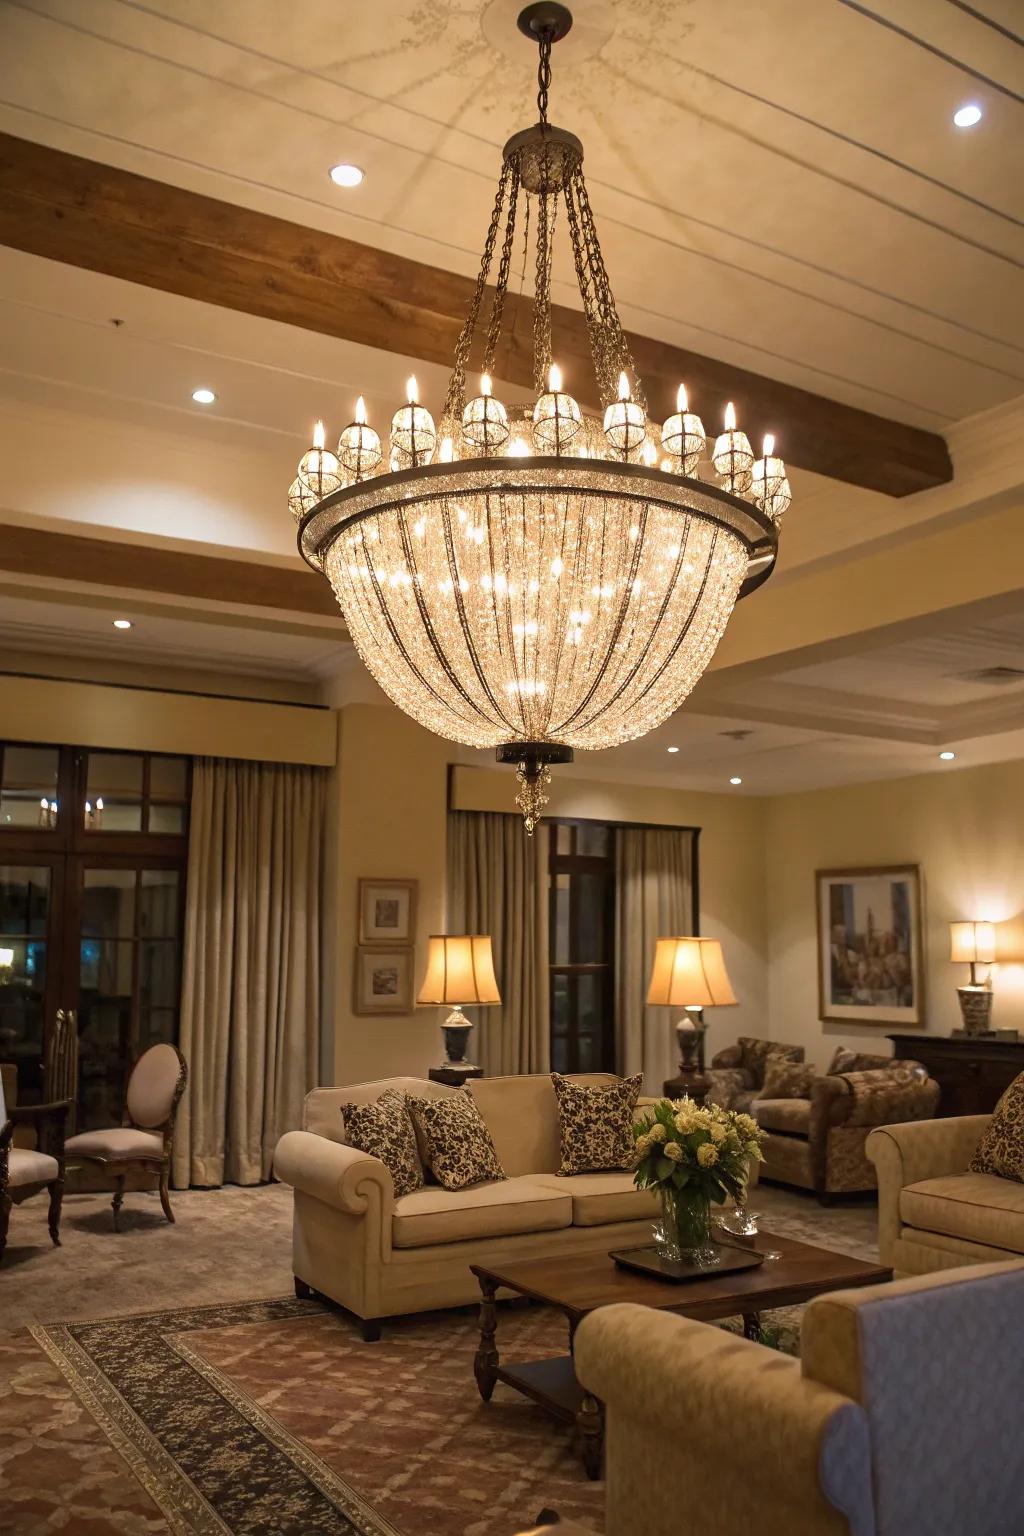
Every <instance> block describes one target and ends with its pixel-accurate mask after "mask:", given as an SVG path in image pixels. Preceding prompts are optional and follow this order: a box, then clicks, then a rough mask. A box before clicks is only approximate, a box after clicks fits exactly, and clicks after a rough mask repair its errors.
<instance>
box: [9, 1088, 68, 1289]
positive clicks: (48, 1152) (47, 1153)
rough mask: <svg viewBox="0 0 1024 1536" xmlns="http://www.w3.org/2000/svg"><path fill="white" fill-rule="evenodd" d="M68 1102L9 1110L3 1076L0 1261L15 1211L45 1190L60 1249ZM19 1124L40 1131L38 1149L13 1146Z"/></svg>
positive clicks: (33, 1105) (19, 1106) (51, 1231)
mask: <svg viewBox="0 0 1024 1536" xmlns="http://www.w3.org/2000/svg"><path fill="white" fill-rule="evenodd" d="M67 1112H68V1101H67V1100H66V1099H65V1100H63V1101H62V1102H61V1103H58V1104H26V1105H17V1106H15V1105H12V1106H11V1108H10V1109H8V1108H7V1103H6V1099H5V1097H4V1084H3V1077H2V1076H0V1260H2V1259H3V1256H4V1249H5V1248H6V1246H7V1228H8V1223H9V1221H10V1216H11V1208H12V1207H13V1206H15V1205H21V1203H22V1201H23V1200H29V1199H31V1197H32V1196H33V1195H38V1194H40V1193H41V1191H42V1190H44V1189H48V1190H49V1191H50V1210H49V1225H50V1237H51V1238H52V1239H53V1244H54V1247H56V1248H59V1247H60V1207H61V1201H62V1199H63V1197H64V1121H65V1118H66V1116H67ZM19 1125H31V1126H34V1127H35V1128H36V1145H35V1146H34V1147H20V1146H19V1147H16V1146H14V1145H13V1139H14V1132H15V1130H16V1128H17V1127H18V1126H19Z"/></svg>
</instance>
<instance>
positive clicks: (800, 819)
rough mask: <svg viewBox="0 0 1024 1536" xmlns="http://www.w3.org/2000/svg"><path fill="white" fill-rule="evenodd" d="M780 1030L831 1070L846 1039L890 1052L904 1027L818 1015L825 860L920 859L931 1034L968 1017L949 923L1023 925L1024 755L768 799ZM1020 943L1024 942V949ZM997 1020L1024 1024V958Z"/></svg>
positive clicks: (1001, 974) (774, 999)
mask: <svg viewBox="0 0 1024 1536" xmlns="http://www.w3.org/2000/svg"><path fill="white" fill-rule="evenodd" d="M765 805H766V810H767V821H766V852H767V876H766V887H765V889H766V899H767V924H768V944H769V950H768V953H769V967H770V981H771V985H770V1020H771V1035H772V1038H774V1039H777V1040H787V1041H792V1042H794V1043H796V1044H802V1045H804V1046H805V1048H806V1051H807V1059H808V1060H809V1061H813V1062H815V1063H816V1064H817V1065H818V1066H820V1067H824V1066H826V1065H827V1064H828V1060H829V1058H830V1057H831V1055H832V1052H833V1050H834V1049H835V1047H836V1046H837V1045H850V1046H853V1047H855V1048H856V1049H859V1050H872V1049H874V1043H875V1042H877V1044H878V1049H879V1050H882V1051H884V1052H888V1051H889V1050H890V1049H891V1047H890V1045H889V1042H888V1040H886V1038H885V1036H886V1032H887V1029H891V1028H892V1027H893V1026H891V1025H890V1026H877V1025H857V1026H852V1025H850V1024H845V1023H844V1024H822V1023H820V1022H819V1020H818V998H817V969H816V967H817V941H816V924H815V881H814V872H815V870H816V869H829V868H843V867H845V866H858V865H879V864H887V863H890V862H892V863H896V864H901V863H916V864H919V865H920V866H921V873H922V879H923V900H924V912H925V929H926V945H925V1012H926V1027H927V1029H928V1031H930V1032H932V1033H937V1034H948V1033H949V1032H950V1031H951V1030H952V1029H954V1028H958V1027H959V1025H960V1010H959V1006H958V1003H957V998H956V991H955V989H956V987H957V986H960V985H963V983H965V982H966V981H967V979H968V973H967V967H966V966H962V965H952V964H950V962H949V958H948V956H949V929H948V926H947V925H948V924H949V923H950V922H953V921H955V920H957V919H959V918H991V919H992V920H993V921H998V922H1009V923H1010V924H1011V926H1010V928H1009V929H1008V930H1007V931H1006V933H1005V935H1004V937H1005V938H1006V939H1008V940H1009V941H1010V942H1011V943H1012V946H1013V947H1014V948H1016V945H1017V942H1018V939H1019V936H1020V934H1021V929H1022V925H1024V809H1022V808H1024V762H1012V763H997V764H992V765H990V766H987V767H983V768H965V769H959V770H957V769H954V770H951V771H950V772H948V773H946V772H943V773H933V774H927V775H922V776H920V777H915V778H907V779H897V780H893V781H890V782H887V783H881V784H865V785H857V786H854V787H850V788H846V789H837V790H818V791H815V792H813V793H809V794H800V795H786V796H782V797H780V798H778V799H772V800H769V801H766V802H765ZM1018 952H1019V951H1018ZM994 985H995V1004H994V1022H995V1023H996V1024H997V1025H1003V1026H1005V1027H1008V1028H1017V1029H1020V1030H1021V1031H1022V1032H1024V965H1019V964H1001V965H1000V966H999V967H998V968H997V970H996V972H995V975H994Z"/></svg>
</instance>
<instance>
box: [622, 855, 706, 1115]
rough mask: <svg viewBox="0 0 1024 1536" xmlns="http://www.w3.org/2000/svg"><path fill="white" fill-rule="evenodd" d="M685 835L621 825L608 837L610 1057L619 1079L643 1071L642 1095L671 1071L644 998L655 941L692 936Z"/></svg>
mask: <svg viewBox="0 0 1024 1536" xmlns="http://www.w3.org/2000/svg"><path fill="white" fill-rule="evenodd" d="M693 844H694V834H693V832H690V831H686V830H684V829H679V830H678V831H677V830H676V829H675V828H653V827H650V828H644V827H622V828H620V829H618V830H617V831H616V834H615V992H616V998H615V1055H616V1060H617V1062H618V1067H619V1071H620V1072H621V1073H623V1075H624V1076H629V1075H630V1074H631V1073H634V1072H642V1073H643V1074H644V1092H645V1093H651V1094H658V1095H660V1094H661V1091H662V1084H663V1083H664V1081H665V1079H666V1078H669V1077H673V1076H674V1075H675V1071H676V1065H677V1062H676V1054H675V1047H674V1037H673V1033H672V1027H673V1024H674V1022H675V1020H674V1018H671V1017H670V1016H669V1011H668V1010H667V1009H665V1008H647V1007H646V1006H645V1004H644V999H645V998H646V996H647V987H648V983H649V981H650V977H651V965H652V963H653V961H654V944H655V940H656V939H659V938H668V937H671V936H673V935H683V934H688V933H693V932H694V910H693Z"/></svg>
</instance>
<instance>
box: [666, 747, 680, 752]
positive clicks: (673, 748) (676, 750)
mask: <svg viewBox="0 0 1024 1536" xmlns="http://www.w3.org/2000/svg"><path fill="white" fill-rule="evenodd" d="M666 750H667V751H669V752H678V751H679V748H678V747H668V748H667V749H666Z"/></svg>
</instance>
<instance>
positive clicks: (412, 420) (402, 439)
mask: <svg viewBox="0 0 1024 1536" xmlns="http://www.w3.org/2000/svg"><path fill="white" fill-rule="evenodd" d="M407 388H408V396H409V403H408V405H403V406H402V407H401V409H400V410H397V411H396V412H395V414H394V416H393V417H392V418H391V455H392V462H394V461H395V460H397V463H398V466H399V468H408V467H411V468H413V469H415V468H416V467H417V466H418V465H420V464H429V463H430V461H431V459H432V458H433V456H434V449H435V447H436V446H437V432H436V431H435V430H434V418H433V417H432V416H431V414H430V412H429V411H428V410H427V408H426V406H423V405H420V403H419V401H418V399H417V390H416V380H415V378H410V380H409V383H408V386H407Z"/></svg>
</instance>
